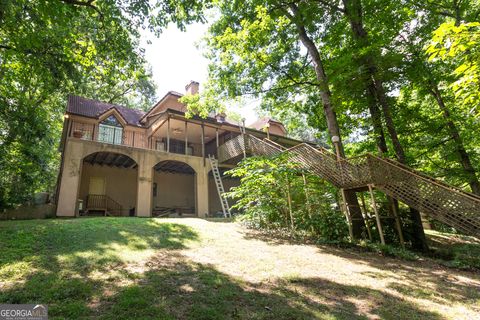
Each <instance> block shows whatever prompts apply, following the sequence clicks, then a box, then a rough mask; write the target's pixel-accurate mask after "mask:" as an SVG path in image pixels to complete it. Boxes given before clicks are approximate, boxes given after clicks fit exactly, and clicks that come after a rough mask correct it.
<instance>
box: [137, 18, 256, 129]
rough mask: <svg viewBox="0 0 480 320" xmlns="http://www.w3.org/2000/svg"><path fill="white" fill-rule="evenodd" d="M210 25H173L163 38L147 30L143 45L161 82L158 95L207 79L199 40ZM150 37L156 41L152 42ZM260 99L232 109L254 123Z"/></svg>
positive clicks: (164, 32) (154, 78)
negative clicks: (148, 41)
mask: <svg viewBox="0 0 480 320" xmlns="http://www.w3.org/2000/svg"><path fill="white" fill-rule="evenodd" d="M207 29H208V25H203V24H199V23H197V24H193V25H190V26H188V27H187V31H186V32H182V31H180V30H178V29H177V28H176V26H174V25H171V26H169V27H168V28H167V29H166V30H164V31H163V33H162V34H161V35H160V37H159V38H156V37H155V36H154V35H153V34H150V33H149V32H144V34H143V39H142V40H143V41H142V46H143V47H144V48H145V57H146V58H147V60H148V62H149V63H150V65H151V67H152V73H153V80H154V81H155V83H156V84H157V96H158V98H161V97H163V95H165V93H167V92H168V91H177V92H180V93H184V92H185V85H186V84H187V83H189V82H190V80H195V81H198V82H200V90H201V86H202V83H205V81H206V80H207V77H208V60H207V59H205V58H204V57H203V55H202V52H201V49H199V48H197V46H196V44H198V43H199V42H200V40H201V38H202V37H203V35H204V34H205V33H206V31H207ZM147 40H150V41H151V42H152V43H151V44H148V43H147ZM256 104H257V103H256V101H250V102H247V104H246V105H244V106H243V107H242V108H239V107H232V108H230V109H231V110H233V111H235V112H237V113H240V114H241V115H242V116H243V117H245V118H246V122H247V124H248V123H251V122H253V121H255V120H256V118H257V116H256V114H255V112H254V108H255V106H256Z"/></svg>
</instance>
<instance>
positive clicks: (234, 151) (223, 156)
mask: <svg viewBox="0 0 480 320" xmlns="http://www.w3.org/2000/svg"><path fill="white" fill-rule="evenodd" d="M245 137H246V136H243V135H239V136H236V137H235V138H232V139H230V140H228V141H227V142H225V143H223V144H222V145H220V146H219V147H218V162H220V163H222V162H226V161H228V160H230V159H234V158H236V157H238V156H241V155H243V154H244V150H245V153H248V145H246V139H245Z"/></svg>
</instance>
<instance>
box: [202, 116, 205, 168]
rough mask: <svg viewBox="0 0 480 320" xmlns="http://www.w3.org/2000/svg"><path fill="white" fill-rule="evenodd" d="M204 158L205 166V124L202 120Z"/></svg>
mask: <svg viewBox="0 0 480 320" xmlns="http://www.w3.org/2000/svg"><path fill="white" fill-rule="evenodd" d="M202 158H203V166H205V126H204V125H203V122H202Z"/></svg>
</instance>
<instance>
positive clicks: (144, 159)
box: [136, 153, 153, 217]
mask: <svg viewBox="0 0 480 320" xmlns="http://www.w3.org/2000/svg"><path fill="white" fill-rule="evenodd" d="M149 156H150V155H149V154H146V153H144V154H141V155H140V156H139V159H138V177H137V181H138V185H137V208H136V214H137V217H150V216H151V215H152V192H153V190H152V181H153V165H152V164H151V161H149Z"/></svg>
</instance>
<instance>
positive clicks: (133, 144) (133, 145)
mask: <svg viewBox="0 0 480 320" xmlns="http://www.w3.org/2000/svg"><path fill="white" fill-rule="evenodd" d="M132 147H135V131H133V137H132Z"/></svg>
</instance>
